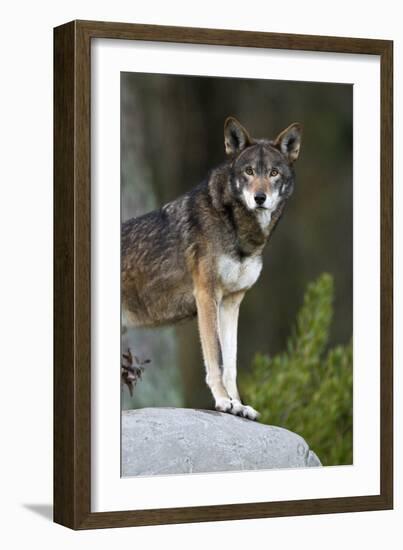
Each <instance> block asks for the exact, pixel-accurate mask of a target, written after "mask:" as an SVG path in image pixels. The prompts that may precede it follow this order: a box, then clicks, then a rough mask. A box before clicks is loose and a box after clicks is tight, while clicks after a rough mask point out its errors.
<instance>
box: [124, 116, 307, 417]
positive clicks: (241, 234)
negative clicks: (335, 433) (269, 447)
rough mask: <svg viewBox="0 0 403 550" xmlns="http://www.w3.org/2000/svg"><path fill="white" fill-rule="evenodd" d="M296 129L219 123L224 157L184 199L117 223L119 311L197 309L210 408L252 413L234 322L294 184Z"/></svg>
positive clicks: (142, 316)
mask: <svg viewBox="0 0 403 550" xmlns="http://www.w3.org/2000/svg"><path fill="white" fill-rule="evenodd" d="M301 137H302V128H301V125H300V124H298V123H294V124H291V125H290V126H288V127H287V128H286V129H285V130H283V131H282V132H280V134H279V135H278V136H277V137H276V138H275V139H273V140H269V139H256V138H252V137H251V136H250V135H249V133H248V131H247V130H246V129H245V128H244V127H243V126H242V124H241V123H240V122H239V121H238V120H237V119H236V118H234V117H228V118H227V119H226V120H225V123H224V146H225V151H226V160H225V161H224V162H223V163H222V164H221V165H219V166H218V167H216V168H214V169H212V170H211V171H210V173H209V175H208V177H207V178H206V179H205V180H204V181H202V183H200V184H199V185H197V186H196V187H194V188H193V189H191V190H190V191H188V192H187V193H185V194H184V195H183V196H181V197H179V198H177V199H175V200H173V201H172V202H169V203H168V204H166V205H165V206H162V208H160V209H158V210H155V211H153V212H149V213H148V214H145V215H143V216H140V217H138V218H133V219H130V220H128V221H125V222H124V223H123V224H122V236H121V252H122V310H123V312H124V317H125V322H126V323H128V324H129V325H132V326H145V327H157V326H161V325H165V324H173V323H177V322H179V321H183V320H186V319H191V318H193V317H195V316H197V320H198V328H199V334H200V341H201V347H202V352H203V359H204V364H205V369H206V382H207V385H208V386H209V388H210V390H211V393H212V395H213V398H214V401H215V409H216V410H218V411H222V412H227V413H231V414H234V415H240V416H243V417H245V418H248V419H251V420H256V419H257V418H258V416H259V413H258V412H257V411H256V410H255V409H254V408H253V407H251V406H250V405H247V404H243V403H242V401H241V398H240V395H239V391H238V387H237V381H236V378H237V361H236V357H237V325H238V314H239V307H240V304H241V302H242V299H243V297H244V296H245V293H246V291H247V290H248V289H249V288H251V287H252V285H254V284H255V282H256V281H257V279H258V277H259V275H260V272H261V269H262V253H263V249H264V247H265V244H266V243H267V242H268V240H269V238H270V236H271V235H272V233H273V230H274V228H275V227H276V225H277V223H278V221H279V219H280V217H281V215H282V213H283V210H284V207H285V205H286V203H287V201H288V199H289V198H290V196H291V194H292V192H293V189H294V184H295V171H294V162H295V161H296V160H297V158H298V155H299V152H300V146H301Z"/></svg>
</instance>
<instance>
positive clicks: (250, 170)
mask: <svg viewBox="0 0 403 550" xmlns="http://www.w3.org/2000/svg"><path fill="white" fill-rule="evenodd" d="M245 172H246V173H247V174H248V176H253V168H252V166H247V167H246V168H245Z"/></svg>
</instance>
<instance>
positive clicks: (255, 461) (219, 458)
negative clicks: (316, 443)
mask: <svg viewBox="0 0 403 550" xmlns="http://www.w3.org/2000/svg"><path fill="white" fill-rule="evenodd" d="M314 466H321V463H320V460H319V459H318V457H317V456H316V454H315V453H314V452H313V451H311V450H310V449H309V447H308V445H307V443H306V442H305V440H304V439H302V437H300V436H299V435H297V434H295V433H293V432H290V431H288V430H285V429H284V428H277V427H275V426H267V425H265V424H259V423H258V422H252V421H251V420H246V419H244V418H240V417H237V416H232V415H230V414H225V413H220V412H215V411H205V410H196V409H175V408H145V409H137V410H128V411H123V413H122V475H123V476H139V475H140V476H146V475H155V474H157V475H166V474H185V473H201V472H223V471H230V470H232V471H242V470H267V469H273V468H275V469H278V468H306V467H314Z"/></svg>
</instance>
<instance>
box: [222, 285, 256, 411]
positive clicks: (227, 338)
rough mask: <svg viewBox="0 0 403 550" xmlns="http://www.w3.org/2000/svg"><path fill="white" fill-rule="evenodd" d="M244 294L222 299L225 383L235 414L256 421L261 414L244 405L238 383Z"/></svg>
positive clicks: (237, 293) (240, 293)
mask: <svg viewBox="0 0 403 550" xmlns="http://www.w3.org/2000/svg"><path fill="white" fill-rule="evenodd" d="M244 294H245V293H244V292H236V293H234V294H231V295H229V296H226V297H225V298H223V299H222V301H221V304H220V311H219V323H220V335H221V342H222V348H223V350H222V351H223V371H224V372H223V382H224V387H225V388H226V390H227V392H228V394H229V396H230V397H231V398H232V400H233V403H234V407H233V410H234V412H235V411H236V412H235V414H239V415H240V416H244V417H245V418H250V419H251V420H256V419H257V418H258V416H259V413H258V412H257V411H255V409H254V408H253V407H250V406H249V405H242V403H241V398H240V397H239V392H238V387H237V383H236V374H237V373H236V355H237V335H238V316H239V306H240V305H241V302H242V298H243V297H244Z"/></svg>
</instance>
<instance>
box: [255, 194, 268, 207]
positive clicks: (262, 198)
mask: <svg viewBox="0 0 403 550" xmlns="http://www.w3.org/2000/svg"><path fill="white" fill-rule="evenodd" d="M265 200H266V193H255V202H256V204H258V205H259V206H261V205H262V204H263V203H264V201H265Z"/></svg>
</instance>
